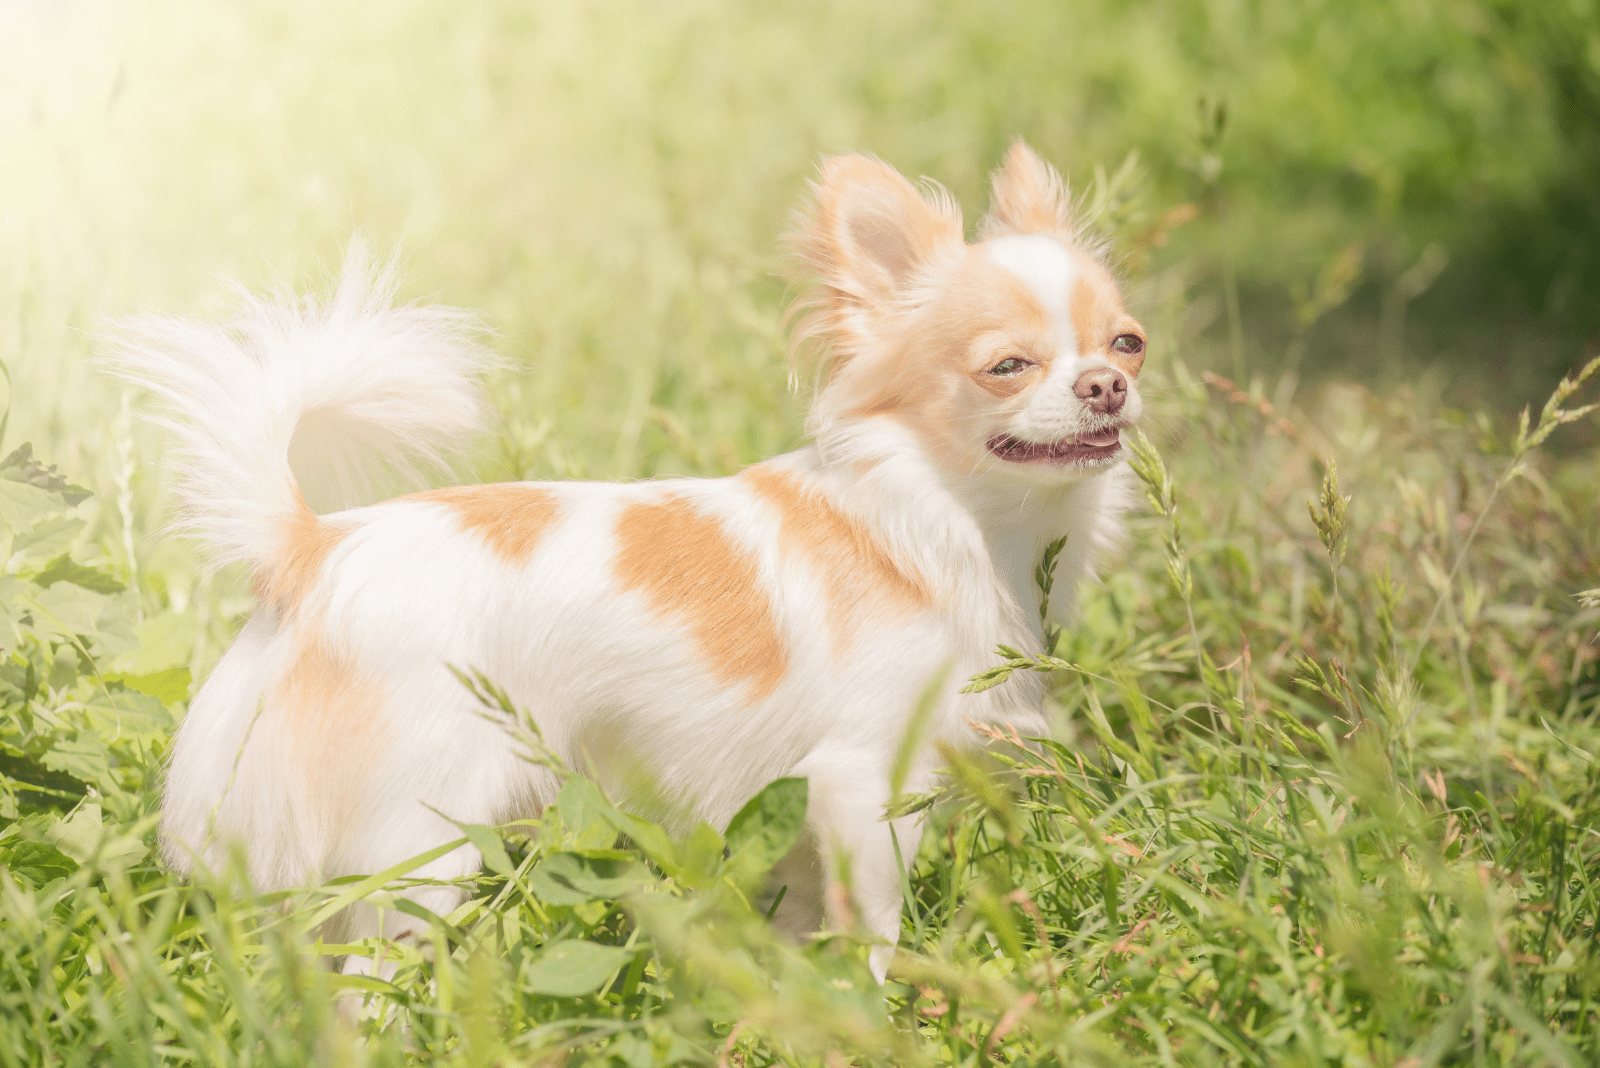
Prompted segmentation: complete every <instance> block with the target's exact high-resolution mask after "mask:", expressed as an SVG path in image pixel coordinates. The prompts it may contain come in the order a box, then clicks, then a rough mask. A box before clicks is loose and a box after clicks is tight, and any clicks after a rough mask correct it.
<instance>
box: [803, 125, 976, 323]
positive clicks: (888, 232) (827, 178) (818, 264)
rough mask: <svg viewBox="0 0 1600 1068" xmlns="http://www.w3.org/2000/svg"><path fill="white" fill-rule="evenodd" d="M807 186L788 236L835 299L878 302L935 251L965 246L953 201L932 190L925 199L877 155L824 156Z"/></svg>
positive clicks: (867, 304) (857, 303)
mask: <svg viewBox="0 0 1600 1068" xmlns="http://www.w3.org/2000/svg"><path fill="white" fill-rule="evenodd" d="M812 192H813V199H812V207H811V210H810V212H808V213H806V214H804V215H803V216H802V217H801V218H800V220H799V222H798V224H797V226H796V227H795V230H794V232H793V234H792V235H791V238H790V241H791V244H792V245H793V246H794V248H795V250H796V251H797V252H798V253H799V255H800V258H801V259H802V260H803V261H804V263H805V267H806V270H807V273H809V274H810V275H811V276H812V277H814V278H816V279H817V280H819V281H820V282H822V283H823V285H824V286H826V287H827V288H828V290H829V291H830V294H829V297H830V299H832V300H833V301H834V302H837V303H842V304H847V305H853V306H854V307H856V308H858V309H865V308H871V307H874V306H878V305H881V304H883V303H884V302H886V301H888V300H890V299H892V298H893V297H894V296H895V295H896V294H898V293H899V292H901V291H902V290H903V289H905V288H906V287H907V286H908V285H910V284H911V283H912V282H913V280H914V279H915V278H916V276H917V272H918V269H919V268H921V267H924V266H926V265H927V264H928V263H929V262H930V261H932V260H933V259H935V258H936V257H937V256H938V255H939V253H941V252H943V251H947V250H949V249H951V248H960V247H962V246H963V245H964V244H965V242H964V239H963V238H962V234H961V209H960V208H959V207H957V206H956V204H955V201H953V200H952V199H951V198H950V197H949V196H948V195H946V194H945V193H944V191H943V190H939V189H937V188H935V189H933V190H931V191H930V193H931V195H930V196H928V197H924V196H923V195H922V194H921V193H919V192H918V191H917V189H916V187H915V186H913V185H912V184H911V183H910V182H908V181H906V180H905V179H904V178H903V177H901V176H900V173H899V172H898V171H896V170H895V169H894V168H893V167H890V166H889V165H888V164H886V163H884V162H883V161H881V160H876V159H872V158H870V157H867V156H833V157H831V158H829V159H826V160H823V162H822V174H821V176H820V177H819V178H818V179H817V181H816V184H815V185H814V187H813V190H812Z"/></svg>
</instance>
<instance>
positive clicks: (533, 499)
mask: <svg viewBox="0 0 1600 1068" xmlns="http://www.w3.org/2000/svg"><path fill="white" fill-rule="evenodd" d="M401 499H402V500H408V501H433V502H436V503H438V504H445V505H449V506H450V507H451V508H454V509H455V511H456V514H457V515H458V516H459V517H460V519H461V525H462V527H464V528H465V529H467V530H470V531H472V532H474V533H475V534H477V535H478V536H479V537H481V538H483V540H484V541H485V542H487V543H488V545H489V548H491V549H493V550H494V551H495V552H496V553H497V554H499V556H500V557H501V559H503V560H505V561H506V562H507V563H509V564H520V563H522V562H523V561H525V560H527V559H528V557H530V556H532V555H533V550H534V549H535V548H537V547H538V544H539V539H540V537H541V536H542V535H543V534H544V532H545V531H546V530H548V529H549V528H550V526H551V524H553V523H554V522H555V521H556V520H557V519H558V518H559V517H560V514H561V502H560V501H559V500H558V499H557V497H556V495H555V494H554V493H551V492H550V491H549V490H546V489H540V488H538V487H536V486H527V485H523V484H521V483H518V482H496V483H492V484H490V485H487V486H448V487H446V488H444V489H436V490H426V491H424V492H422V493H412V494H409V495H407V496H405V497H403V498H401Z"/></svg>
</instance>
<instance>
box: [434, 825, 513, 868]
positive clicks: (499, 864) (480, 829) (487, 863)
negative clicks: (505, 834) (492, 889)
mask: <svg viewBox="0 0 1600 1068" xmlns="http://www.w3.org/2000/svg"><path fill="white" fill-rule="evenodd" d="M450 822H451V823H456V821H455V820H451V821H450ZM456 826H457V827H459V828H461V833H462V834H464V835H466V836H467V841H469V842H471V843H472V844H473V845H474V846H476V847H477V849H478V852H479V853H481V854H482V855H483V865H484V867H486V868H488V869H489V870H490V871H492V872H494V873H495V874H496V875H511V874H513V873H515V872H516V870H517V866H516V865H515V864H513V863H511V857H510V856H508V855H507V854H506V845H505V843H504V842H502V841H501V840H500V833H499V832H498V831H496V830H495V829H494V828H493V827H485V826H484V825H483V824H481V823H456Z"/></svg>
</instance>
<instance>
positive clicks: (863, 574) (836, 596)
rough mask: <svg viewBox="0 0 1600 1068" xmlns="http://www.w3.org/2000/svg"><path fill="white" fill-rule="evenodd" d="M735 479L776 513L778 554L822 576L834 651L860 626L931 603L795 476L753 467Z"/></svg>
mask: <svg viewBox="0 0 1600 1068" xmlns="http://www.w3.org/2000/svg"><path fill="white" fill-rule="evenodd" d="M739 477H740V478H743V479H745V480H746V481H747V482H749V483H750V487H751V489H753V490H754V491H755V493H756V496H758V497H760V498H761V499H762V500H763V501H764V502H766V503H767V504H769V505H771V506H772V507H773V508H774V509H775V510H776V511H777V513H778V524H779V525H778V543H779V546H780V548H781V549H782V551H783V552H784V553H785V554H786V555H787V554H789V553H796V554H799V555H800V556H802V557H803V558H805V560H806V561H807V562H808V563H809V564H810V565H811V566H812V567H813V568H815V569H816V571H817V573H818V574H819V575H820V576H821V577H822V583H823V588H824V589H825V590H826V591H827V597H828V623H829V628H830V629H831V630H832V632H833V638H834V648H835V650H836V651H838V652H844V651H845V650H847V649H848V648H849V647H850V643H851V642H852V641H853V640H854V638H855V633H856V630H857V628H858V627H859V626H860V625H861V624H862V623H863V622H865V621H867V620H869V619H872V618H874V617H879V618H881V617H883V616H890V617H894V616H905V615H909V614H911V613H913V612H916V611H918V610H920V609H924V608H927V607H928V605H929V604H930V603H931V602H932V597H931V596H930V595H929V593H928V590H927V589H926V587H924V586H923V584H922V583H921V582H919V581H917V580H916V579H915V578H913V577H911V576H908V575H906V574H905V573H903V572H902V571H901V570H900V569H899V568H898V567H896V566H895V563H894V561H893V560H892V559H890V557H889V554H888V553H886V552H884V551H883V548H882V546H880V545H879V544H878V542H877V541H876V539H874V538H873V536H872V532H871V531H869V530H868V529H867V528H866V527H865V526H864V525H863V524H862V523H860V522H859V521H858V520H855V519H853V518H851V517H849V516H847V515H845V514H844V513H842V512H840V511H839V510H838V509H836V508H834V507H833V505H832V504H830V503H829V502H828V500H827V498H825V497H823V496H822V494H820V493H817V492H816V491H814V490H812V489H809V488H808V487H806V486H805V485H804V484H803V483H802V482H801V481H800V480H799V479H798V478H796V477H795V476H793V475H791V474H789V473H788V472H786V471H781V470H779V469H777V468H775V467H771V466H769V465H767V464H757V465H755V466H754V467H749V468H746V469H745V471H744V473H743V474H742V475H740V476H739Z"/></svg>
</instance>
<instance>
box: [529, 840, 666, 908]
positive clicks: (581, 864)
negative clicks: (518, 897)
mask: <svg viewBox="0 0 1600 1068" xmlns="http://www.w3.org/2000/svg"><path fill="white" fill-rule="evenodd" d="M645 882H646V879H645V877H644V876H643V875H642V874H641V873H639V872H638V871H637V870H636V869H635V868H634V867H633V865H632V864H630V863H628V862H626V861H622V860H611V859H606V858H601V857H586V856H583V855H581V854H578V853H552V854H551V855H550V856H548V857H545V858H544V859H543V860H541V861H540V862H539V863H538V865H537V866H536V867H535V868H534V869H533V870H532V871H531V872H529V873H528V889H530V890H532V891H533V893H534V895H535V896H536V897H538V898H539V900H541V901H543V902H545V903H546V904H549V905H581V904H583V903H584V902H587V901H614V900H616V899H617V898H619V897H622V896H623V895H624V894H626V893H628V892H629V891H630V890H633V889H635V888H637V887H639V886H642V885H644V883H645Z"/></svg>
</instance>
